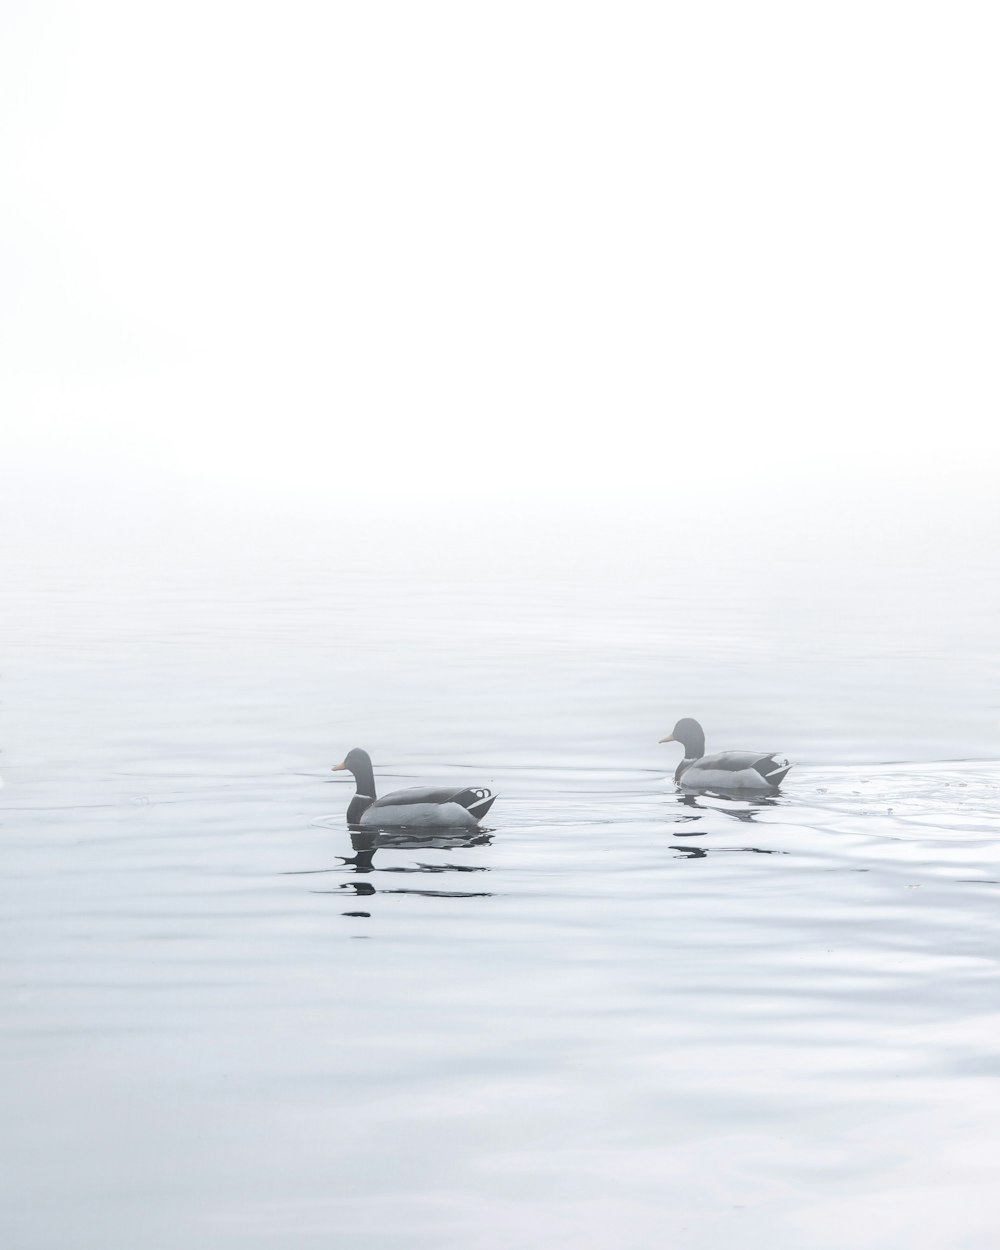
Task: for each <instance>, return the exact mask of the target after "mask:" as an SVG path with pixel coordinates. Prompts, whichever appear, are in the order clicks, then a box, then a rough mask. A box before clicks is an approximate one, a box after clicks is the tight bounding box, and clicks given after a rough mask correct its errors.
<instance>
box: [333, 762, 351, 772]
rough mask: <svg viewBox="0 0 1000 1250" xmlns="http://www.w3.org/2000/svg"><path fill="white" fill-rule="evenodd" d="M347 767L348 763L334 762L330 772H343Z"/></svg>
mask: <svg viewBox="0 0 1000 1250" xmlns="http://www.w3.org/2000/svg"><path fill="white" fill-rule="evenodd" d="M346 767H347V765H346V764H334V766H333V767H332V768H331V769H330V772H332V773H342V772H343V771H344V769H345V768H346Z"/></svg>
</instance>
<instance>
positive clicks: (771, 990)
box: [0, 556, 1000, 1250]
mask: <svg viewBox="0 0 1000 1250" xmlns="http://www.w3.org/2000/svg"><path fill="white" fill-rule="evenodd" d="M490 564H491V562H490V560H488V559H486V558H484V559H483V560H482V562H481V567H480V568H479V569H477V572H476V576H475V578H471V579H470V577H469V576H468V575H467V574H466V573H462V572H460V571H459V570H455V572H454V575H452V574H450V573H446V574H445V575H443V576H442V575H437V576H429V575H428V574H427V573H426V571H421V570H413V571H412V572H411V573H410V574H407V573H405V572H403V571H401V570H400V569H388V570H386V569H379V568H377V567H376V568H371V567H363V562H356V563H354V564H352V563H350V562H345V561H341V562H340V563H338V561H337V559H336V558H335V557H334V556H331V557H330V558H329V559H328V560H323V561H319V560H316V559H314V558H310V559H309V560H302V561H301V562H299V563H295V562H294V561H293V562H285V563H282V564H278V563H275V564H274V565H272V566H268V567H264V566H258V567H256V568H255V567H254V566H253V562H252V561H247V562H246V563H245V567H243V568H242V571H240V572H233V571H232V570H230V571H228V572H227V573H226V574H224V575H223V574H220V573H219V572H218V569H217V568H212V567H211V563H210V562H208V561H206V563H205V565H204V567H196V566H195V565H192V566H191V567H183V566H180V565H178V564H176V563H175V564H173V565H165V566H164V567H163V568H156V569H150V568H148V567H147V568H143V569H142V570H136V569H133V570H132V572H131V573H126V572H125V571H123V570H122V569H121V568H117V569H116V571H115V572H113V573H111V572H107V571H105V572H104V573H100V572H95V571H94V570H93V569H91V570H90V571H87V570H86V569H85V567H84V566H83V565H81V566H80V567H74V568H68V567H66V566H63V567H61V568H60V569H59V570H58V571H53V570H50V571H48V572H46V571H45V570H44V569H39V568H38V567H32V566H29V565H28V564H21V565H17V566H15V567H12V569H11V572H10V573H9V575H8V578H7V589H8V595H7V602H8V608H9V612H8V615H7V617H6V621H5V625H4V653H5V658H4V665H3V676H2V680H3V699H4V704H5V706H4V709H3V711H4V713H5V718H4V719H5V729H4V739H3V744H2V745H3V755H2V757H0V761H2V763H3V769H2V771H3V773H4V777H5V782H6V788H5V790H4V792H3V796H2V837H3V846H4V863H5V871H4V886H3V895H4V907H3V921H2V923H3V955H2V976H3V1003H4V1006H3V1016H2V1038H0V1046H2V1050H0V1054H2V1059H3V1070H4V1095H3V1102H4V1110H3V1115H2V1118H0V1125H2V1127H0V1162H2V1167H0V1172H2V1175H3V1178H4V1179H3V1181H2V1185H3V1188H4V1193H3V1203H2V1211H3V1214H2V1216H0V1220H2V1223H3V1224H4V1225H5V1226H6V1227H5V1230H4V1235H3V1244H4V1245H7V1246H11V1247H16V1248H17V1250H108V1248H109V1247H114V1246H130V1247H132V1246H141V1247H143V1250H175V1248H176V1247H177V1246H179V1245H184V1246H187V1247H196V1248H198V1250H227V1248H228V1247H237V1246H239V1247H241V1248H246V1247H260V1248H261V1250H279V1248H280V1250H285V1248H287V1247H311V1246H316V1247H324V1248H328V1247H331V1246H338V1247H339V1246H343V1247H345V1248H347V1247H349V1248H350V1250H383V1248H384V1250H396V1248H399V1250H441V1248H448V1247H454V1248H455V1250H501V1248H503V1250H506V1248H507V1247H510V1246H517V1247H536V1246H537V1247H539V1248H542V1247H544V1248H545V1250H550V1248H552V1247H566V1248H567V1250H569V1248H570V1247H572V1248H573V1250H579V1248H584V1250H588V1248H594V1250H612V1248H616V1250H617V1248H619V1247H626V1248H629V1250H630V1248H632V1247H636V1248H638V1247H643V1248H645V1247H652V1246H668V1247H672V1248H673V1247H676V1248H682V1250H708V1248H711V1250H720V1248H722V1247H728V1246H732V1245H740V1246H743V1247H751V1248H756V1247H761V1248H763V1247H768V1248H769V1250H774V1248H775V1247H778V1248H781V1250H812V1248H816V1250H821V1248H826V1247H829V1248H830V1250H843V1247H845V1246H848V1245H849V1246H850V1247H851V1248H852V1250H867V1248H869V1247H870V1248H878V1250H889V1248H890V1247H892V1248H893V1250H895V1248H897V1247H900V1246H906V1247H908V1248H909V1250H942V1247H948V1250H986V1248H987V1247H991V1246H994V1245H996V1244H997V1242H998V1239H1000V1205H998V1200H997V1197H996V1183H995V1175H996V1159H997V1157H998V1153H1000V1127H998V1126H1000V1084H998V1077H1000V1055H998V1048H997V1037H998V1029H1000V946H998V937H1000V932H998V927H1000V926H998V919H997V915H998V904H1000V841H998V835H1000V768H998V766H997V764H996V763H995V762H994V761H995V760H996V758H997V756H998V755H1000V749H998V747H997V738H996V727H997V698H996V690H997V683H996V678H997V646H996V642H995V639H996V637H997V636H998V633H1000V631H998V629H997V626H998V596H997V593H996V587H995V585H994V583H993V581H992V580H991V579H990V578H989V577H981V576H978V575H977V576H971V575H970V576H968V577H964V576H959V575H957V574H955V572H954V570H953V569H951V570H950V574H949V566H948V564H947V562H943V563H942V565H941V566H940V567H939V568H938V569H936V571H935V573H934V576H933V579H931V580H928V578H927V576H926V575H925V573H924V572H923V571H922V570H921V568H920V566H919V564H918V563H915V564H913V565H911V566H906V567H903V566H900V565H899V564H898V563H895V562H893V561H888V560H887V561H886V562H885V563H884V565H883V566H881V567H880V568H873V567H872V566H870V565H869V566H866V567H865V568H863V569H857V568H855V569H853V570H851V571H849V572H846V573H844V574H842V575H838V576H837V577H833V576H831V575H830V574H829V573H828V572H824V571H823V570H817V569H816V568H815V567H814V566H813V565H812V564H810V563H808V562H805V563H801V562H796V561H795V560H794V559H792V558H791V557H789V560H788V562H787V564H786V566H785V567H784V569H783V572H782V576H780V577H771V578H768V579H767V581H766V582H763V581H761V580H760V579H759V578H758V577H756V576H754V575H752V574H751V573H750V572H748V570H747V569H746V568H745V567H741V565H740V564H739V562H735V563H734V564H733V565H732V566H730V567H726V568H722V569H720V570H715V571H713V575H712V576H711V577H705V576H704V574H703V573H700V572H699V571H698V570H697V568H696V567H695V566H693V565H685V564H683V562H682V563H680V564H664V565H663V566H662V567H659V568H657V570H656V572H655V573H654V574H650V575H645V576H643V577H637V576H635V570H634V569H633V568H630V567H627V566H624V565H622V564H621V563H620V562H616V561H615V560H614V559H612V558H610V557H609V558H607V559H605V558H604V557H603V556H602V557H601V558H600V560H596V559H595V561H592V562H591V563H588V562H587V561H586V560H583V561H578V562H577V563H576V564H573V565H572V566H569V567H562V566H561V567H560V568H559V569H558V571H557V570H553V569H550V570H548V573H547V574H546V575H541V574H540V573H539V570H538V569H533V568H529V567H526V566H521V565H520V564H519V562H518V561H517V560H508V561H507V562H506V563H505V562H503V561H499V562H496V561H494V562H493V564H494V567H488V566H490ZM949 575H951V580H950V581H949ZM685 714H686V715H696V716H698V717H699V718H700V719H701V720H702V721H703V722H704V724H705V726H706V729H707V732H708V736H709V746H710V749H711V748H712V747H713V746H714V747H716V748H719V749H721V748H723V747H743V746H752V747H758V746H759V747H761V748H767V749H780V750H783V751H786V752H788V753H789V754H790V755H791V756H792V757H793V758H794V759H795V760H796V761H797V766H796V768H795V769H794V770H793V772H792V774H791V775H790V778H789V781H788V783H787V785H786V789H785V791H784V793H783V794H782V796H781V797H780V798H778V799H777V800H775V801H771V802H760V803H756V804H754V803H747V802H733V801H725V800H722V799H718V798H714V799H713V798H703V799H702V798H699V799H696V800H684V799H682V798H681V796H679V795H678V794H677V793H676V792H675V790H674V787H673V785H672V782H671V780H670V778H671V775H672V771H673V767H674V765H675V764H676V758H677V752H676V749H674V748H667V747H660V746H657V744H656V740H657V739H658V738H659V737H661V736H663V734H664V733H666V732H667V731H668V730H669V729H670V728H671V726H672V725H673V722H674V720H675V719H676V718H677V717H678V716H680V715H685ZM352 746H365V747H367V748H368V749H369V750H370V751H371V753H372V755H373V757H374V759H375V762H376V772H377V776H378V779H379V782H380V784H381V786H382V787H383V789H389V788H393V787H394V786H398V785H407V784H411V783H412V784H416V783H422V782H425V781H426V782H438V781H440V782H444V781H449V780H454V781H456V782H458V783H474V782H475V783H482V784H485V785H489V786H491V787H493V788H494V789H496V790H498V791H499V792H500V795H501V798H500V799H499V800H498V802H497V803H496V805H495V807H494V809H493V811H492V812H491V814H490V817H489V825H490V827H489V829H488V830H486V831H484V832H483V833H482V834H481V835H478V836H475V837H470V838H466V839H463V838H455V839H452V840H448V839H444V838H440V837H438V838H425V839H423V840H421V839H410V840H407V839H405V838H400V837H396V838H395V839H392V838H388V837H387V838H384V839H381V840H380V841H379V842H378V844H377V845H375V846H374V847H372V846H371V845H362V844H357V845H352V843H351V838H350V836H349V834H348V832H347V830H346V827H345V824H344V812H345V809H346V806H347V802H348V799H349V795H350V793H351V788H350V786H349V785H348V784H347V783H345V781H344V780H342V779H341V778H340V777H334V776H333V775H332V774H331V773H330V772H329V767H330V765H332V764H333V763H335V762H337V761H339V760H340V759H341V758H342V757H343V755H344V753H345V752H346V751H347V750H348V749H349V748H350V747H352Z"/></svg>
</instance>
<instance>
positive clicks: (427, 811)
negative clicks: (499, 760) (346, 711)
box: [333, 747, 496, 829]
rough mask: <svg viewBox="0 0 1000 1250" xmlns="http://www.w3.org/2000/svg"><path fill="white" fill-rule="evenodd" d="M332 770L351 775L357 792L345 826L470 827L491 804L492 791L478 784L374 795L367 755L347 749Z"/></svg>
mask: <svg viewBox="0 0 1000 1250" xmlns="http://www.w3.org/2000/svg"><path fill="white" fill-rule="evenodd" d="M333 771H334V772H335V773H337V772H343V771H347V772H349V773H351V774H353V776H354V782H355V784H356V786H357V788H358V789H357V793H356V794H355V796H354V798H353V799H351V803H350V806H349V807H348V809H347V823H348V825H349V826H351V827H354V826H358V827H364V828H372V829H471V828H474V827H475V826H477V825H478V824H479V822H480V820H482V818H483V817H484V816H485V815H486V813H487V812H488V811H489V810H490V808H491V807H492V806H493V803H494V802H495V800H496V795H495V794H493V793H492V791H490V790H487V789H485V788H484V787H482V786H459V787H454V786H450V787H449V786H445V787H434V786H416V787H413V788H412V789H409V790H394V791H393V792H392V793H391V794H386V795H384V796H383V797H382V798H380V799H379V798H376V797H375V774H374V772H373V771H372V761H371V756H370V755H369V754H368V752H367V751H362V750H361V749H360V747H355V748H354V750H353V751H349V752H348V754H347V757H346V758H345V760H344V762H343V763H342V764H337V765H335V766H334V769H333Z"/></svg>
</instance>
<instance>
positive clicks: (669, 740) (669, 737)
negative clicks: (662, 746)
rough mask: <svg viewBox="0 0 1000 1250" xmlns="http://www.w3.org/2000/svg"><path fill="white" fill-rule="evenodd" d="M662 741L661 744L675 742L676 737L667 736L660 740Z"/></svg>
mask: <svg viewBox="0 0 1000 1250" xmlns="http://www.w3.org/2000/svg"><path fill="white" fill-rule="evenodd" d="M660 741H661V742H673V741H674V735H673V734H667V736H666V737H665V738H661V739H660Z"/></svg>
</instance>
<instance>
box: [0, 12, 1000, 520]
mask: <svg viewBox="0 0 1000 1250" xmlns="http://www.w3.org/2000/svg"><path fill="white" fill-rule="evenodd" d="M998 31H1000V10H997V8H996V7H995V5H992V4H987V3H982V4H978V3H955V2H954V0H951V2H949V3H914V2H913V0H908V2H907V3H879V2H878V0H866V2H865V3H838V4H803V3H801V2H800V0H795V2H793V3H759V4H746V3H712V2H711V0H709V2H706V3H684V4H679V3H673V4H672V3H663V2H658V3H622V2H616V3H585V2H581V0H573V2H572V3H561V2H559V3H554V2H546V0H531V2H530V3H517V2H514V3H511V2H509V0H507V2H505V3H503V4H499V3H475V2H470V0H462V2H461V3H441V2H437V0H428V2H426V3H414V2H413V0H406V2H405V3H387V2H384V0H358V2H344V3H330V2H323V3H313V2H295V0H283V2H282V3H248V2H247V0H238V2H236V0H233V2H230V0H197V2H196V3H189V2H187V0H171V3H169V4H167V3H158V4H149V3H140V4H137V3H135V2H134V0H127V2H121V3H115V2H109V0H86V2H85V3H76V4H75V3H55V2H46V0H29V2H25V3H17V2H11V0H7V2H6V3H5V4H4V6H3V8H2V9H0V106H2V139H0V147H2V158H3V159H2V174H0V213H2V236H0V238H2V251H0V282H2V287H0V324H2V353H3V360H2V379H0V403H2V409H3V412H4V418H5V420H4V428H5V434H4V448H5V452H6V454H5V457H4V459H5V461H6V464H7V468H8V470H9V471H10V476H11V477H12V478H13V479H14V481H13V485H16V486H19V487H20V488H21V490H22V491H29V492H30V491H34V490H36V489H37V490H38V491H39V492H42V491H44V489H45V483H46V481H47V480H49V478H48V475H49V474H50V473H51V474H52V475H53V477H52V479H51V480H54V481H56V482H59V483H61V484H62V486H64V485H65V483H66V481H67V479H74V480H76V481H77V483H80V482H83V483H87V482H90V483H95V484H98V485H99V488H100V489H103V488H104V485H103V484H106V483H108V482H113V481H114V480H116V479H117V480H124V479H128V480H129V481H131V482H132V483H135V482H138V483H139V484H140V487H141V485H142V483H144V482H145V481H147V480H148V481H149V482H150V483H153V482H155V481H156V480H157V479H158V478H159V477H160V475H162V474H166V475H167V476H168V477H169V476H173V475H178V474H179V475H182V476H184V477H186V478H194V479H196V480H197V481H198V482H200V483H201V484H202V485H203V486H205V487H206V488H207V489H211V490H219V491H223V492H224V491H229V490H233V491H236V492H238V493H242V494H249V495H251V496H252V495H253V494H254V493H260V494H261V495H262V496H264V495H266V496H267V497H269V498H287V499H293V498H295V497H299V496H303V495H317V494H319V495H322V494H324V493H329V494H331V495H335V496H337V497H338V498H346V499H371V498H375V499H377V501H378V502H379V503H380V504H381V505H384V506H389V507H391V506H393V505H394V504H395V503H396V502H397V501H403V502H405V501H411V500H413V499H414V498H416V499H418V500H419V499H428V498H433V497H435V496H439V495H451V494H452V493H457V494H459V495H461V494H463V493H467V492H471V491H477V492H478V491H482V492H484V493H485V494H486V495H487V496H488V497H490V498H495V499H498V500H503V499H512V498H516V497H518V496H521V497H525V496H529V497H530V496H536V497H537V496H543V495H544V496H547V497H554V498H561V497H563V496H565V497H567V498H571V497H582V498H586V497H587V496H588V495H597V494H600V495H601V496H602V497H605V498H607V497H611V498H616V497H623V498H624V497H629V498H631V497H634V496H636V495H640V496H649V497H655V496H656V495H657V494H658V493H660V492H673V493H678V492H679V493H680V494H684V493H685V492H688V493H691V492H692V491H702V490H705V489H709V488H712V489H716V490H719V491H721V492H723V493H724V492H725V491H727V490H729V489H736V488H740V487H744V486H746V484H747V483H751V484H752V485H753V489H757V488H758V487H767V486H769V485H770V484H772V483H775V482H786V483H787V482H798V483H800V484H803V488H804V489H805V490H806V491H808V490H809V489H811V487H812V486H813V485H814V484H815V486H816V487H817V489H819V488H823V489H830V488H837V487H838V486H839V485H840V484H843V485H844V487H845V489H846V490H847V492H848V493H849V491H850V490H851V489H852V488H853V487H854V486H855V485H857V484H859V483H860V484H867V485H870V484H871V483H873V482H878V483H881V484H882V486H883V487H884V488H885V489H892V488H893V484H895V483H900V484H902V485H901V486H900V489H905V490H907V491H909V492H910V493H911V494H913V493H914V492H916V493H917V494H919V492H920V490H922V489H924V487H925V486H926V488H927V489H928V490H936V491H940V490H942V489H947V490H955V492H956V494H967V493H968V492H973V493H975V492H977V491H981V492H982V491H985V490H987V489H992V485H991V479H992V478H994V477H995V474H996V465H997V451H998V437H997V433H996V425H997V400H998V390H1000V387H998V374H997V365H996V351H997V342H998V329H1000V327H998V317H997V292H998V290H1000V264H998V252H1000V248H998V236H1000V230H998V227H997V223H998V222H1000V194H998V190H1000V179H998V168H1000V167H998V162H997V160H996V152H997V119H998V118H1000V88H998V75H997V73H996V64H997V59H998V55H1000V45H998V38H997V36H998ZM62 486H61V487H60V489H62ZM141 493H142V492H141V489H140V491H139V494H138V496H137V498H139V499H141ZM137 506H138V507H141V502H139V503H137Z"/></svg>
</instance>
